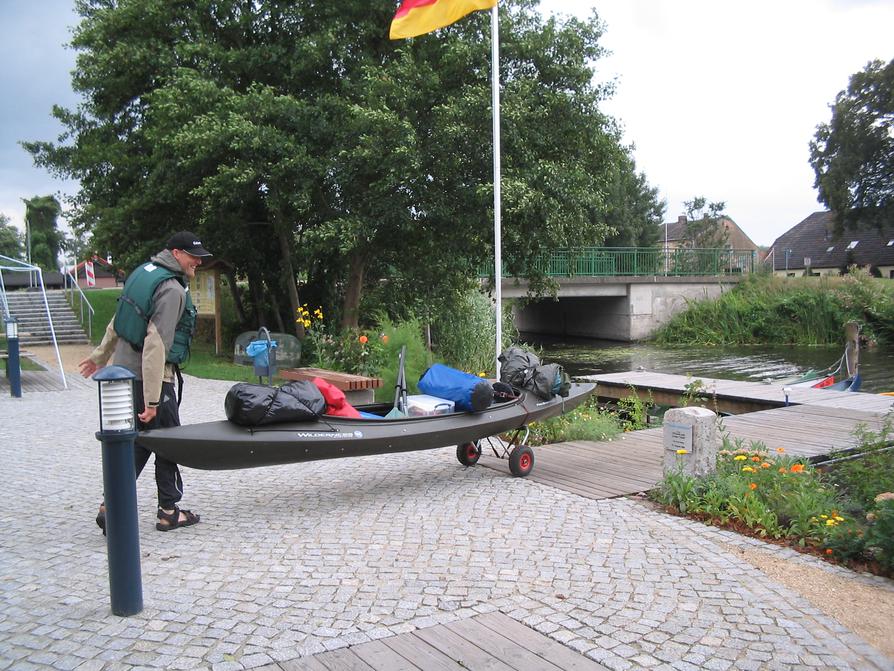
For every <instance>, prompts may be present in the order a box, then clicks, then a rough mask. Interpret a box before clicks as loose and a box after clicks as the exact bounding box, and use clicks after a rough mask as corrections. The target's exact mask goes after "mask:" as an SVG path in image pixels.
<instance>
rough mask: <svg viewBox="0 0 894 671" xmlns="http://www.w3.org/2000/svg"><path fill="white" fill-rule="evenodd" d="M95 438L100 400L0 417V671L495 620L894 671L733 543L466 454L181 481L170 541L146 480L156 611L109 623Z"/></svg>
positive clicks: (796, 663) (317, 647)
mask: <svg viewBox="0 0 894 671" xmlns="http://www.w3.org/2000/svg"><path fill="white" fill-rule="evenodd" d="M228 386H229V385H228V383H222V382H211V381H204V380H196V379H192V378H190V379H188V380H187V385H186V398H185V400H184V406H183V416H184V421H187V422H196V421H202V420H205V419H217V418H220V417H221V416H222V407H223V402H222V400H223V393H224V391H225V390H226V388H227V387H228ZM96 417H97V411H96V394H95V392H94V391H93V390H86V389H77V390H70V391H68V392H46V393H40V394H38V393H34V394H30V395H27V396H26V397H25V398H22V399H10V398H8V397H4V398H2V399H0V469H2V473H3V477H4V480H5V483H6V487H7V489H6V491H7V499H6V505H4V506H3V510H2V512H0V669H7V668H10V669H16V670H17V671H18V670H23V671H24V670H26V669H32V668H55V669H75V668H78V669H91V670H98V669H108V670H112V669H129V668H135V667H138V668H144V667H145V668H166V669H192V668H206V669H207V668H210V669H214V670H219V671H224V670H238V669H244V668H246V669H247V668H253V667H258V666H262V665H265V664H269V663H271V662H273V661H284V660H288V659H292V658H295V657H299V656H304V655H308V654H312V653H316V652H320V651H323V650H326V649H334V648H338V647H342V646H346V645H350V644H355V643H359V642H363V641H368V640H371V639H376V638H381V637H385V636H389V635H393V634H397V633H401V632H405V631H409V630H412V629H413V628H415V627H423V626H426V625H430V624H434V623H440V622H447V621H451V620H455V619H458V618H463V617H468V616H470V615H473V614H475V613H479V612H487V611H493V610H500V611H502V612H504V613H507V614H508V615H510V616H511V617H513V618H516V619H517V620H519V621H521V622H524V623H525V624H527V625H529V626H531V627H533V628H534V629H536V630H538V631H540V632H543V633H545V634H547V635H549V636H551V637H552V638H554V639H556V640H558V641H560V642H562V643H565V644H567V645H569V646H570V647H572V648H574V649H576V650H579V651H581V652H583V653H585V654H587V655H588V656H590V657H592V658H593V659H596V660H598V661H600V662H601V663H602V664H604V665H605V666H607V667H609V668H611V669H628V668H650V669H652V668H654V669H697V668H703V669H718V670H723V669H727V668H731V669H763V668H766V669H815V668H827V669H891V668H894V663H892V661H891V660H888V659H886V658H884V657H882V656H881V655H879V654H878V653H877V652H875V651H874V649H873V648H871V647H870V646H868V645H867V644H866V643H864V642H863V641H862V640H861V639H859V638H858V637H857V636H856V635H854V634H853V633H851V632H850V631H849V630H847V629H846V628H844V627H843V626H841V625H840V624H838V623H837V622H836V621H834V620H831V619H830V618H828V617H826V616H824V615H823V614H822V613H820V612H819V611H817V610H816V609H814V608H813V607H812V606H811V605H810V604H809V603H807V601H806V600H804V599H803V598H801V597H800V596H799V595H797V594H795V593H794V592H792V591H790V590H788V589H786V588H785V587H783V586H781V585H779V584H777V583H775V582H773V581H772V580H770V579H769V578H767V577H766V576H765V575H764V574H762V573H761V572H759V571H758V570H757V569H754V568H752V567H751V566H750V565H748V564H744V563H742V562H739V561H737V560H736V559H735V558H734V557H733V556H732V554H730V553H729V552H728V551H726V550H724V549H723V544H728V543H730V542H737V541H736V539H737V537H736V536H735V535H733V534H729V533H726V532H722V531H717V530H714V529H707V528H705V527H703V526H701V525H698V524H695V523H693V522H689V521H686V520H681V519H677V518H674V517H670V516H667V515H663V514H659V513H656V512H653V511H651V510H649V509H647V508H646V507H645V506H642V505H640V504H638V503H637V502H635V501H632V500H625V499H616V500H605V501H593V500H589V499H584V498H580V497H577V496H574V495H571V494H567V493H564V492H561V491H558V490H555V489H552V488H550V487H547V486H543V485H538V484H536V483H533V482H528V481H525V480H519V479H513V478H509V477H506V476H505V475H502V474H500V473H496V472H494V471H493V470H490V469H486V468H472V469H464V468H462V467H461V466H459V464H457V463H456V460H455V457H454V455H453V450H452V449H443V450H436V451H431V452H419V453H413V454H409V455H404V456H392V455H385V456H378V457H366V458H359V459H344V460H333V461H324V462H314V463H308V464H295V465H290V466H281V467H273V468H266V469H258V470H244V471H221V472H207V471H205V472H203V471H191V470H188V469H186V470H185V472H184V481H185V484H186V498H185V500H184V502H183V503H184V505H185V506H186V507H189V508H192V509H193V510H195V511H197V512H199V513H201V514H202V516H203V522H202V523H201V524H200V525H198V526H197V527H194V528H191V529H184V530H178V531H175V532H172V533H164V534H163V533H158V532H156V531H155V530H154V505H155V502H154V486H153V485H154V482H153V478H152V473H151V470H149V472H148V473H146V474H145V475H144V476H143V477H142V478H141V479H140V482H139V487H138V494H139V504H140V526H141V542H142V555H143V562H142V566H143V583H144V593H145V605H146V608H145V610H144V611H143V613H141V614H140V615H138V616H135V617H131V618H124V619H122V618H117V617H114V616H112V615H111V614H110V613H109V602H108V583H107V572H106V555H105V544H104V539H103V536H102V534H101V533H100V532H99V530H98V529H97V527H96V525H95V523H94V521H93V517H94V515H95V513H96V506H97V504H98V502H99V498H100V481H101V472H100V460H99V445H98V443H97V442H96V440H95V438H94V436H93V432H94V431H95V430H96V424H97V419H96ZM149 468H150V469H151V466H150V467H149ZM741 542H747V543H749V544H755V543H757V542H756V541H752V540H747V541H741ZM773 551H774V552H776V551H777V550H773ZM778 552H783V553H785V552H787V551H784V550H779V551H778ZM796 560H797V561H814V560H812V559H810V558H806V557H805V558H801V557H798V558H797V559H796ZM816 563H817V564H818V565H821V566H825V565H824V564H823V563H822V562H816ZM854 579H855V580H864V579H865V580H870V579H868V578H863V577H860V576H856V575H855V576H854ZM871 582H873V584H881V585H882V586H883V588H890V583H883V582H882V583H879V581H871Z"/></svg>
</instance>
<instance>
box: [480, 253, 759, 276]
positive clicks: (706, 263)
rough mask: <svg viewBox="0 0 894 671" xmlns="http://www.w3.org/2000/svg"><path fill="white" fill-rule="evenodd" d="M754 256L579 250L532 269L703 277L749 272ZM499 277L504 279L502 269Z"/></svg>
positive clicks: (544, 259) (551, 255)
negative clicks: (501, 274)
mask: <svg viewBox="0 0 894 671" xmlns="http://www.w3.org/2000/svg"><path fill="white" fill-rule="evenodd" d="M755 256H756V254H755V252H754V251H752V250H750V249H669V250H667V252H665V250H664V249H663V248H656V247H581V248H578V249H555V250H553V251H551V252H549V253H547V254H544V255H542V256H541V257H540V258H539V259H537V260H536V261H535V268H536V269H537V270H539V271H540V272H542V273H543V274H545V275H547V276H548V277H630V276H636V275H660V276H672V277H705V276H713V275H741V274H744V273H750V272H753V271H754V265H755ZM504 266H505V264H504ZM483 270H485V272H483V273H482V275H483V276H492V275H493V268H484V269H483ZM503 273H504V276H506V275H507V269H506V268H505V267H504V269H503ZM509 275H511V273H509Z"/></svg>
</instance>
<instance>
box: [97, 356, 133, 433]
mask: <svg viewBox="0 0 894 671" xmlns="http://www.w3.org/2000/svg"><path fill="white" fill-rule="evenodd" d="M135 378H136V376H135V375H134V374H133V373H132V372H131V371H129V370H128V369H127V368H124V367H123V366H106V367H105V368H101V369H100V370H99V372H98V373H96V375H94V376H93V379H94V380H95V381H96V382H98V383H99V429H100V431H101V432H113V433H121V432H126V431H134V430H135V429H136V419H135V418H134V408H133V381H134V379H135Z"/></svg>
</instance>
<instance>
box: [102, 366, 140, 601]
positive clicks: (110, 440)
mask: <svg viewBox="0 0 894 671" xmlns="http://www.w3.org/2000/svg"><path fill="white" fill-rule="evenodd" d="M134 378H135V376H134V374H133V373H132V372H130V371H129V370H128V369H127V368H124V367H123V366H107V367H106V368H102V369H101V370H100V371H99V372H98V373H96V375H94V376H93V379H94V380H95V381H96V382H98V383H99V431H98V432H97V434H96V438H97V440H99V441H101V442H102V481H103V488H104V490H105V506H106V536H107V538H106V546H107V551H108V557H109V594H110V597H111V602H112V613H114V614H115V615H121V616H124V617H126V616H128V615H136V614H137V613H139V612H140V611H141V610H143V580H142V576H141V571H140V531H139V527H138V524H137V479H136V474H135V472H134V454H133V442H134V438H136V436H137V431H136V417H135V416H134V407H133V381H134Z"/></svg>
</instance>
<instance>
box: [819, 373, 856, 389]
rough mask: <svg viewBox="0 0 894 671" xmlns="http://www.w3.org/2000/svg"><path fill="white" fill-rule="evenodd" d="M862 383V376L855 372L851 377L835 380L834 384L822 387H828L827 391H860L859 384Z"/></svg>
mask: <svg viewBox="0 0 894 671" xmlns="http://www.w3.org/2000/svg"><path fill="white" fill-rule="evenodd" d="M862 384H863V378H862V377H860V374H859V373H857V374H856V375H853V376H852V377H848V378H845V379H844V380H842V381H841V382H836V383H835V384H830V385H828V386H826V387H823V389H828V390H829V391H860V386H861V385H862Z"/></svg>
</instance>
